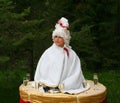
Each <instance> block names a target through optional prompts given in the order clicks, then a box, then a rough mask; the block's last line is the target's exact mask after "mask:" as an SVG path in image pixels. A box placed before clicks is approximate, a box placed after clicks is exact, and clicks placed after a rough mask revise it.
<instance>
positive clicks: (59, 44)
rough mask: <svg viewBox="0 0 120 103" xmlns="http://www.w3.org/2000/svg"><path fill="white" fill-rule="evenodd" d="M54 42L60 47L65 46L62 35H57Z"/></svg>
mask: <svg viewBox="0 0 120 103" xmlns="http://www.w3.org/2000/svg"><path fill="white" fill-rule="evenodd" d="M53 41H54V43H55V44H56V45H57V46H60V47H63V46H64V39H63V37H60V36H55V37H54V39H53Z"/></svg>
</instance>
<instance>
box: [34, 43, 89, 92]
mask: <svg viewBox="0 0 120 103" xmlns="http://www.w3.org/2000/svg"><path fill="white" fill-rule="evenodd" d="M68 51H69V57H68V56H67V53H66V51H65V50H64V49H63V48H61V47H58V46H56V44H53V45H52V46H51V47H49V48H48V49H47V50H46V51H45V52H44V53H43V55H42V56H41V58H40V60H39V62H38V65H37V68H36V72H35V77H34V80H35V81H36V82H41V83H43V84H45V85H46V86H49V87H57V86H60V85H62V86H63V87H62V90H61V92H68V93H80V92H83V91H85V90H86V89H88V88H89V85H87V87H86V88H83V86H82V82H83V80H84V76H83V73H82V70H81V64H80V59H79V58H78V56H77V55H76V53H75V52H74V51H73V50H72V49H70V48H68Z"/></svg>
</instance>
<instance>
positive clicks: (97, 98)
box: [19, 80, 107, 103]
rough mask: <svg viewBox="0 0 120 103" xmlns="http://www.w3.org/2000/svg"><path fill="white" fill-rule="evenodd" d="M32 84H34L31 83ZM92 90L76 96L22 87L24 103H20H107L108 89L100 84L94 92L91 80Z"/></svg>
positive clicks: (21, 95)
mask: <svg viewBox="0 0 120 103" xmlns="http://www.w3.org/2000/svg"><path fill="white" fill-rule="evenodd" d="M31 83H32V82H31ZM88 83H89V84H90V86H91V87H90V89H89V90H87V91H85V92H82V93H79V94H76V95H70V94H63V93H41V92H40V91H38V90H37V89H35V88H34V87H32V86H31V85H28V86H24V85H23V84H21V85H20V87H19V91H20V98H21V100H22V101H24V102H20V103H107V102H106V93H107V92H106V87H105V86H104V85H103V84H101V83H98V84H97V89H96V90H94V83H93V81H91V80H89V81H88Z"/></svg>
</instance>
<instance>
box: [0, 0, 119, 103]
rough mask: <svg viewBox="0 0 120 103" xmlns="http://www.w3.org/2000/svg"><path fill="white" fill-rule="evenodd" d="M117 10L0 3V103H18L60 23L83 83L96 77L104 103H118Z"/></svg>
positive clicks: (96, 2) (39, 0) (45, 0)
mask: <svg viewBox="0 0 120 103" xmlns="http://www.w3.org/2000/svg"><path fill="white" fill-rule="evenodd" d="M119 4H120V1H119V0H24V1H22V0H0V99H1V103H8V101H9V102H10V103H18V101H19V86H20V85H21V84H22V78H23V76H24V75H25V74H26V73H27V72H29V73H30V76H31V80H33V78H34V72H35V69H36V65H37V62H38V60H39V58H40V56H41V55H42V53H43V52H44V50H45V49H47V48H48V47H49V46H51V45H52V43H53V41H52V31H53V30H54V28H55V27H54V26H55V24H56V21H57V20H58V19H60V18H61V17H66V18H67V19H68V20H69V24H70V33H71V37H72V39H71V42H70V45H71V46H72V48H73V49H74V50H75V51H76V53H77V55H78V56H79V57H80V59H81V64H82V69H83V73H84V75H85V77H86V78H88V79H92V75H93V73H94V72H97V73H98V75H99V81H100V82H101V83H103V84H104V85H105V86H106V87H107V91H108V93H107V99H108V102H109V103H119V99H118V98H120V97H119V94H120V91H119V86H120V84H119V82H120V76H119V73H120V70H119V69H120V46H119V44H120V31H119V30H120V7H119V6H120V5H119ZM48 62H49V61H48ZM116 95H117V96H116ZM5 98H7V99H5Z"/></svg>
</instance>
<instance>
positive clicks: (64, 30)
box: [52, 17, 71, 47]
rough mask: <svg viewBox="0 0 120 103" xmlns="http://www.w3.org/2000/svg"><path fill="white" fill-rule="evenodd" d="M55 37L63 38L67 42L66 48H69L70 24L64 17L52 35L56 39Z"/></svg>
mask: <svg viewBox="0 0 120 103" xmlns="http://www.w3.org/2000/svg"><path fill="white" fill-rule="evenodd" d="M55 36H60V37H63V38H64V41H65V46H67V47H69V42H70V38H71V36H70V32H69V23H68V20H67V19H66V18H64V17H62V18H61V19H60V20H58V23H56V25H55V30H54V31H53V33H52V38H54V37H55Z"/></svg>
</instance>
